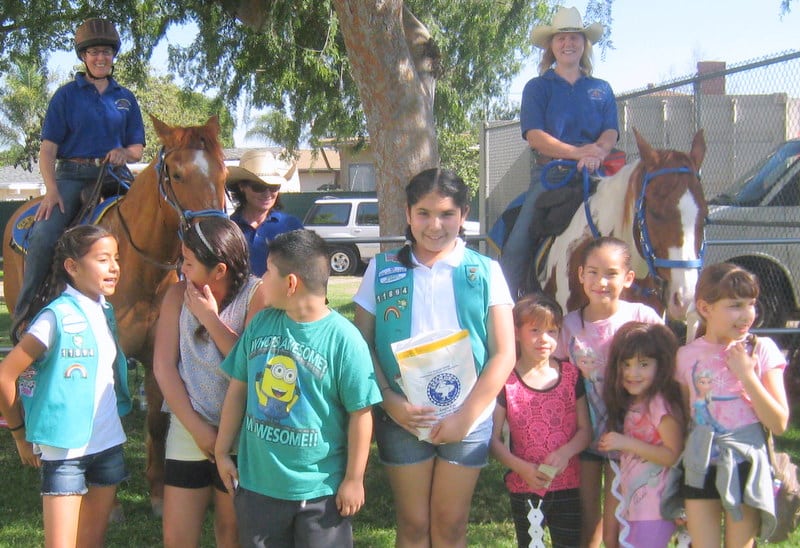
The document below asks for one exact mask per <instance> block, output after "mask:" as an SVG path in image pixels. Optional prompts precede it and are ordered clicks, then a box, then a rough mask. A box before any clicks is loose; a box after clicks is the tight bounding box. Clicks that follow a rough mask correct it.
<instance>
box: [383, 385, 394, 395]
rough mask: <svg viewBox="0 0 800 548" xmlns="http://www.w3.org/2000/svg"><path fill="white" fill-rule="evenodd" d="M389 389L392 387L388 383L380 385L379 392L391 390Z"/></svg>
mask: <svg viewBox="0 0 800 548" xmlns="http://www.w3.org/2000/svg"><path fill="white" fill-rule="evenodd" d="M391 389H392V387H391V386H389V385H388V384H387V385H386V386H381V394H383V393H384V392H386V391H387V390H391Z"/></svg>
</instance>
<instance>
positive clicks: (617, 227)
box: [539, 130, 708, 323]
mask: <svg viewBox="0 0 800 548" xmlns="http://www.w3.org/2000/svg"><path fill="white" fill-rule="evenodd" d="M634 133H635V136H636V143H637V145H638V147H639V154H640V157H641V159H640V160H638V161H636V162H633V163H631V164H628V165H626V166H625V167H623V168H622V169H621V170H620V171H619V172H618V173H616V174H615V175H612V176H611V177H606V178H603V179H601V181H600V183H599V184H598V186H597V192H596V193H595V194H594V195H593V196H591V197H590V198H589V200H588V209H589V211H590V212H591V220H592V223H593V225H594V226H595V227H596V233H595V232H594V231H593V230H592V228H591V226H590V225H589V223H588V222H587V214H586V212H585V210H584V208H583V207H582V208H580V209H579V210H578V211H577V212H576V213H575V215H574V216H573V218H572V221H571V223H570V224H569V226H568V227H567V229H566V230H565V231H564V233H563V234H561V235H560V236H558V237H556V238H555V240H554V241H553V244H552V246H551V247H550V249H549V252H548V255H547V258H546V259H545V261H546V262H545V267H544V269H542V271H541V275H540V277H539V282H540V283H541V287H542V288H544V290H545V292H546V293H548V294H550V295H553V296H555V297H556V299H557V300H558V302H559V303H561V304H562V306H566V309H567V310H575V309H577V308H579V307H580V306H582V305H583V304H584V303H585V302H586V301H585V299H586V297H585V295H584V292H583V288H582V286H581V284H580V282H579V280H578V266H579V261H580V259H579V257H580V256H581V251H582V249H583V246H585V245H586V244H587V243H588V242H589V240H591V239H592V238H593V237H596V236H598V235H603V236H615V237H617V238H619V239H621V240H624V241H625V242H627V243H628V245H629V246H630V248H631V250H632V251H634V253H633V257H632V264H631V266H632V268H633V270H634V271H635V272H636V286H637V287H638V288H639V289H654V290H655V291H652V292H649V293H647V292H645V293H641V292H639V293H637V292H636V291H635V290H634V291H631V290H628V292H627V293H625V294H623V298H624V299H626V300H635V301H643V302H646V303H647V304H649V305H651V306H653V308H655V309H656V310H658V311H659V312H662V311H664V310H665V309H666V312H667V316H668V317H669V318H670V319H671V320H675V321H678V322H681V323H686V320H687V313H688V311H689V309H690V307H693V304H694V286H695V284H696V283H697V276H698V272H699V268H700V264H701V259H702V252H701V250H702V246H703V228H704V226H705V218H706V215H707V214H708V208H707V206H706V200H705V196H704V194H703V188H702V186H701V185H700V180H699V176H698V171H699V169H700V165H701V164H702V163H703V159H704V157H705V152H706V143H705V139H704V138H703V130H700V131H698V132H697V134H696V135H695V136H694V139H693V140H692V148H691V151H690V152H689V153H688V154H686V153H684V152H680V151H676V150H656V149H653V148H652V147H651V146H650V144H648V143H647V141H645V140H644V138H643V137H642V136H641V135H639V133H638V132H637V131H636V130H634ZM567 280H568V283H563V282H564V281H567Z"/></svg>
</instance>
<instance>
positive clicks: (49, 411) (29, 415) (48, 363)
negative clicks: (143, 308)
mask: <svg viewBox="0 0 800 548" xmlns="http://www.w3.org/2000/svg"><path fill="white" fill-rule="evenodd" d="M44 310H51V311H52V312H53V313H54V314H55V317H56V340H55V341H54V342H53V345H52V346H51V347H50V348H49V349H48V351H47V352H46V353H45V354H44V355H43V356H42V357H41V358H39V360H38V361H36V362H35V363H34V364H32V365H31V366H30V367H29V368H28V369H26V370H25V371H24V372H23V373H22V375H21V376H20V378H19V391H20V396H21V399H22V405H23V407H24V409H25V428H26V438H27V440H28V441H30V442H33V443H41V444H44V445H51V446H53V447H61V448H65V449H74V448H78V447H83V446H84V445H86V444H87V443H88V442H89V438H90V436H91V433H92V419H93V416H94V395H95V377H96V375H97V367H98V363H97V341H96V339H95V336H94V331H93V330H92V326H91V324H90V323H89V319H88V318H87V317H86V314H85V313H84V312H83V310H82V309H81V307H80V304H79V303H78V301H77V300H76V299H75V297H73V296H72V295H69V294H66V293H62V294H61V295H60V296H59V297H58V298H56V299H54V300H53V301H52V302H51V303H50V304H49V305H47V306H46V307H45V308H44V309H43V311H44ZM103 312H104V313H105V315H106V321H107V322H108V326H109V328H110V329H111V333H112V335H113V337H114V342H115V343H116V345H117V357H116V359H115V360H114V391H115V392H116V396H117V412H118V413H119V415H120V416H123V415H126V414H127V413H128V412H130V410H131V397H130V393H129V391H128V367H127V360H126V359H125V355H124V354H123V353H122V349H121V348H120V347H119V342H118V341H117V323H116V320H115V319H114V310H113V308H112V307H111V305H110V304H107V307H105V308H104V309H103ZM34 321H35V320H34Z"/></svg>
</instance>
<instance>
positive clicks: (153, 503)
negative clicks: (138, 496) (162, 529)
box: [150, 499, 164, 518]
mask: <svg viewBox="0 0 800 548" xmlns="http://www.w3.org/2000/svg"><path fill="white" fill-rule="evenodd" d="M150 508H151V509H152V510H153V515H154V516H155V517H157V518H160V517H161V516H163V515H164V499H150Z"/></svg>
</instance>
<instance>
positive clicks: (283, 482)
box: [215, 230, 381, 546]
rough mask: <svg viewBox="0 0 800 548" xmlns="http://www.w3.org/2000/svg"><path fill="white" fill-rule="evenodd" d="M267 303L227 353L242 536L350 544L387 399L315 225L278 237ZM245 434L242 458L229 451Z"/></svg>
mask: <svg viewBox="0 0 800 548" xmlns="http://www.w3.org/2000/svg"><path fill="white" fill-rule="evenodd" d="M263 281H264V284H265V286H266V287H265V289H266V293H267V295H268V301H269V303H270V305H271V308H267V309H265V310H263V311H261V312H259V313H258V314H257V315H256V316H255V317H254V318H253V320H252V321H251V322H250V324H249V325H248V326H247V327H246V328H245V330H244V333H242V336H241V338H240V339H239V341H238V342H237V343H236V346H235V347H234V348H233V350H232V351H231V352H230V353H229V354H228V357H227V358H226V359H225V360H224V361H223V362H222V365H221V368H222V370H223V371H224V372H225V373H226V374H228V375H230V377H231V382H230V386H229V387H228V393H227V395H226V397H225V403H224V404H223V407H222V417H221V419H220V425H219V433H218V434H217V442H216V447H215V457H216V461H217V467H218V469H219V473H220V476H221V477H222V480H223V482H224V483H225V487H226V488H227V489H228V490H229V491H234V492H235V493H236V494H235V499H234V505H235V508H236V516H237V519H238V522H239V524H238V525H239V541H240V542H241V544H242V545H243V546H267V545H268V546H294V545H295V543H296V544H297V545H298V546H350V545H352V542H353V540H352V536H353V534H352V527H351V524H350V516H352V515H354V514H355V513H356V512H358V510H359V509H360V508H361V506H362V505H363V504H364V471H365V469H366V465H367V457H368V454H369V444H370V438H371V435H372V415H371V413H370V410H371V406H372V405H374V404H376V403H379V402H380V401H381V395H380V391H379V390H378V385H377V383H376V381H375V376H374V371H373V368H372V359H371V356H370V352H369V349H368V347H367V344H366V343H365V342H364V339H363V338H362V337H361V334H360V333H359V331H358V330H357V329H356V328H355V326H354V325H353V324H352V323H350V322H349V321H348V320H347V319H345V318H344V317H343V316H341V315H339V314H338V313H337V312H335V311H333V310H330V309H329V308H328V306H327V304H326V301H325V296H326V290H327V284H328V250H327V246H326V244H325V241H324V240H322V238H320V237H319V236H318V235H317V234H315V233H314V232H312V231H309V230H294V231H291V232H287V233H284V234H281V235H279V236H277V237H276V238H275V239H274V240H273V241H272V242H271V243H270V246H269V256H268V258H267V271H266V273H265V274H264V276H263ZM237 435H239V446H238V469H237V465H236V464H235V463H234V462H233V460H232V459H231V457H230V456H229V455H230V453H231V449H233V444H234V440H235V439H236V436H237Z"/></svg>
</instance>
